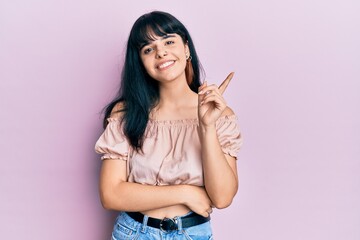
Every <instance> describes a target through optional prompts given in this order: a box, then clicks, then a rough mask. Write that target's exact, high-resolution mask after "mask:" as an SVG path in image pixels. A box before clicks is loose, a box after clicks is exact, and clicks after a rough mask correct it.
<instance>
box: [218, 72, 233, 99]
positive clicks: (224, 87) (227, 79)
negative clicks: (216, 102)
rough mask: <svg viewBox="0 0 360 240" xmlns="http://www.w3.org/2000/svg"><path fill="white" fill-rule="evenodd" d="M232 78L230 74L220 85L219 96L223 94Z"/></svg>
mask: <svg viewBox="0 0 360 240" xmlns="http://www.w3.org/2000/svg"><path fill="white" fill-rule="evenodd" d="M233 76H234V72H231V73H230V74H229V75H228V76H227V77H226V78H225V80H224V81H223V82H222V83H221V84H220V86H219V91H220V93H221V94H223V93H224V92H225V90H226V88H227V86H228V85H229V83H230V80H231V79H232V78H233Z"/></svg>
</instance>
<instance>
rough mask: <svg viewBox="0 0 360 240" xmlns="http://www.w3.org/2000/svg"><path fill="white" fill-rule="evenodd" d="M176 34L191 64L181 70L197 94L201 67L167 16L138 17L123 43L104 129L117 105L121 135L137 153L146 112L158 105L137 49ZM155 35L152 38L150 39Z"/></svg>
mask: <svg viewBox="0 0 360 240" xmlns="http://www.w3.org/2000/svg"><path fill="white" fill-rule="evenodd" d="M171 33H176V34H178V35H180V36H181V38H182V40H183V42H184V44H185V43H187V44H188V47H189V50H190V54H191V59H190V60H191V61H188V62H187V64H186V68H185V74H186V78H187V82H188V85H189V87H190V88H191V90H192V91H194V92H196V93H197V91H198V88H199V86H200V85H201V82H200V71H202V67H201V64H200V62H199V59H198V56H197V54H196V51H195V47H194V43H193V41H192V39H191V37H190V34H189V32H188V31H187V29H186V28H185V26H184V25H183V24H182V23H181V22H180V21H179V20H178V19H176V18H175V17H174V16H172V15H171V14H169V13H165V12H160V11H153V12H150V13H147V14H144V15H142V16H141V17H139V18H138V19H137V20H136V22H135V23H134V25H133V27H132V29H131V31H130V35H129V39H128V42H127V49H126V56H125V63H124V67H123V70H122V75H121V85H120V89H119V92H118V94H117V96H116V98H115V99H114V100H113V101H112V102H111V103H109V104H108V105H107V106H106V107H105V109H104V112H105V117H104V127H105V126H106V125H107V118H108V117H110V115H111V113H112V111H113V109H114V107H115V106H116V105H117V104H118V103H120V102H121V104H122V106H123V107H122V109H120V110H119V111H121V112H123V115H122V117H121V121H124V125H123V126H124V129H123V130H124V134H125V136H126V137H127V139H128V141H129V144H130V145H131V146H132V147H133V148H134V149H135V150H136V151H138V150H141V149H142V145H143V141H144V138H143V136H144V132H145V129H146V126H147V123H148V121H149V114H150V111H151V110H152V109H153V108H154V107H155V106H156V104H157V103H158V101H159V86H158V82H157V81H156V80H154V79H153V78H151V77H150V76H149V75H148V74H147V72H146V70H145V67H144V65H143V63H142V61H141V59H140V49H141V47H142V46H144V45H145V44H147V43H149V42H150V41H153V40H154V37H155V36H160V37H161V36H164V35H166V34H171ZM154 35H155V36H154Z"/></svg>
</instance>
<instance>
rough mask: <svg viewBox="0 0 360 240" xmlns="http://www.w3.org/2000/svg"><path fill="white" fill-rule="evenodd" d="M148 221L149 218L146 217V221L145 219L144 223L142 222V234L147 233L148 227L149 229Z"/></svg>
mask: <svg viewBox="0 0 360 240" xmlns="http://www.w3.org/2000/svg"><path fill="white" fill-rule="evenodd" d="M148 219H149V216H148V215H144V219H143V222H142V228H141V232H142V233H146V227H147V222H148Z"/></svg>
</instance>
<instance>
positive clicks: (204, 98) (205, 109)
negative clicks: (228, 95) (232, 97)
mask: <svg viewBox="0 0 360 240" xmlns="http://www.w3.org/2000/svg"><path fill="white" fill-rule="evenodd" d="M233 76H234V72H231V73H230V74H229V75H228V76H227V77H226V79H225V80H224V81H223V82H222V83H221V84H220V86H219V87H218V86H216V85H215V84H212V85H209V86H208V85H207V82H206V81H205V82H204V84H203V85H201V86H200V87H199V93H198V96H199V97H198V99H199V103H198V114H199V122H200V124H202V125H204V126H209V125H212V124H215V122H216V120H217V119H218V118H219V117H220V116H221V114H222V113H223V111H224V110H225V109H226V102H225V99H224V98H223V96H222V94H223V93H224V92H225V90H226V88H227V86H228V85H229V83H230V80H231V79H232V77H233Z"/></svg>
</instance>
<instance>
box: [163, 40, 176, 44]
mask: <svg viewBox="0 0 360 240" xmlns="http://www.w3.org/2000/svg"><path fill="white" fill-rule="evenodd" d="M174 43H175V42H174V41H171V40H169V41H166V43H165V44H166V45H171V44H174Z"/></svg>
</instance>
